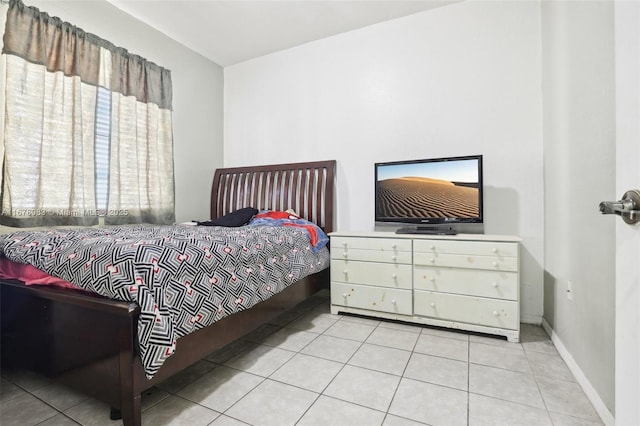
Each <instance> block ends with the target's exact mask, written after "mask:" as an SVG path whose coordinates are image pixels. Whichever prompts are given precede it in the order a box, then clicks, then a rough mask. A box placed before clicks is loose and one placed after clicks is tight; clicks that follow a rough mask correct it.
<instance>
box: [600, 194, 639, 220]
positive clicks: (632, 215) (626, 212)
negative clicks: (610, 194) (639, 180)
mask: <svg viewBox="0 0 640 426" xmlns="http://www.w3.org/2000/svg"><path fill="white" fill-rule="evenodd" d="M600 213H602V214H615V215H618V216H620V217H622V220H624V221H625V222H626V223H628V224H629V225H634V224H636V223H638V222H640V190H638V189H632V190H630V191H627V192H625V193H624V195H623V196H622V199H621V200H619V201H603V202H601V203H600Z"/></svg>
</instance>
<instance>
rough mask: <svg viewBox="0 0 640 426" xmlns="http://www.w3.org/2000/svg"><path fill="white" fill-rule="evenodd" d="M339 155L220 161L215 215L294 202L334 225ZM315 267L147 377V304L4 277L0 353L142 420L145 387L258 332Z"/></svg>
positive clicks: (132, 420) (204, 332) (208, 331)
mask: <svg viewBox="0 0 640 426" xmlns="http://www.w3.org/2000/svg"><path fill="white" fill-rule="evenodd" d="M335 167H336V163H335V161H334V160H331V161H321V162H306V163H291V164H278V165H268V166H253V167H234V168H221V169H217V170H216V172H215V175H214V180H213V185H212V190H211V219H217V218H222V217H225V216H228V215H229V214H230V213H232V212H234V211H237V210H239V209H242V208H245V207H254V208H256V209H259V210H262V209H267V210H274V211H285V210H288V209H293V210H295V212H296V213H297V214H298V215H299V216H300V217H301V218H302V219H305V220H308V221H310V222H313V223H315V224H317V225H318V226H320V227H321V228H322V230H323V231H324V232H326V233H329V232H331V231H332V230H333V213H334V190H333V188H334V179H335ZM328 276H329V274H328V269H324V270H322V271H320V272H316V273H313V274H311V275H309V276H306V277H305V278H303V279H301V280H299V281H297V282H295V283H294V284H291V285H289V286H288V287H286V288H285V289H284V290H282V291H280V292H278V293H276V294H275V295H273V296H271V297H269V298H268V299H266V300H264V301H262V302H260V303H257V304H256V305H254V306H253V307H251V308H249V309H246V310H241V311H239V312H237V313H234V314H232V315H229V316H226V317H224V318H222V319H219V320H217V321H216V322H214V323H213V324H211V325H208V326H206V327H204V328H200V329H198V330H196V331H194V332H192V333H190V334H187V335H184V336H182V337H180V338H179V339H177V341H176V342H175V351H173V353H172V354H171V356H169V357H168V358H166V359H165V360H164V361H163V363H162V365H161V367H160V368H159V369H158V370H157V371H156V372H155V373H154V374H153V376H152V377H149V374H148V372H145V367H143V362H142V361H141V359H140V354H139V350H138V348H139V345H138V340H137V339H138V337H137V329H138V321H139V319H140V315H141V309H140V306H139V305H138V304H137V303H134V302H124V301H117V300H113V299H109V298H106V297H103V296H100V295H97V294H93V293H88V292H86V291H80V290H73V289H63V288H55V287H49V286H35V285H29V286H27V285H25V284H24V283H23V282H21V281H18V280H9V279H2V280H0V303H1V310H0V313H1V316H2V317H1V322H0V324H1V326H2V362H3V363H4V364H5V365H11V366H17V367H23V368H27V369H30V370H33V371H36V372H38V373H41V374H44V375H46V376H47V377H51V378H54V379H56V380H57V381H59V382H61V383H63V384H66V385H68V386H70V387H73V388H75V389H77V390H79V391H81V392H84V393H86V394H88V395H91V396H93V397H95V398H97V399H99V400H102V401H104V402H106V403H108V404H109V405H110V406H111V407H112V414H113V413H117V414H120V415H121V416H122V419H123V421H124V425H125V426H130V425H131V426H133V425H140V424H141V407H140V402H141V394H142V393H143V391H144V390H146V389H148V388H150V387H152V386H154V385H155V384H156V383H159V382H160V381H162V380H165V379H167V378H168V377H170V376H172V375H174V374H176V373H177V372H179V371H181V370H183V369H185V368H186V367H188V366H190V365H192V364H194V363H196V362H197V361H199V360H200V359H202V358H204V357H205V356H206V355H208V354H210V353H211V352H213V351H215V350H217V349H219V348H221V347H223V346H225V345H227V344H229V343H231V342H232V341H234V340H236V339H238V338H240V337H242V336H243V335H245V334H247V333H249V332H251V331H252V330H254V329H256V328H257V327H259V326H260V325H262V324H264V323H266V322H267V321H269V320H271V319H273V318H275V317H276V316H278V315H279V314H281V313H283V312H284V311H286V310H288V309H290V308H291V307H293V306H295V305H296V304H298V303H300V302H301V301H303V300H305V299H306V298H308V297H310V296H311V295H312V294H314V293H315V292H316V291H318V290H320V289H321V288H327V287H328Z"/></svg>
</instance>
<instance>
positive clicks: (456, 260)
mask: <svg viewBox="0 0 640 426" xmlns="http://www.w3.org/2000/svg"><path fill="white" fill-rule="evenodd" d="M413 263H414V265H424V266H438V267H443V266H449V267H453V268H472V269H488V270H493V271H514V272H515V271H517V270H518V258H516V257H497V256H478V255H466V254H438V253H414V254H413Z"/></svg>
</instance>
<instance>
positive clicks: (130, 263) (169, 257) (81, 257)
mask: <svg viewBox="0 0 640 426" xmlns="http://www.w3.org/2000/svg"><path fill="white" fill-rule="evenodd" d="M313 251H314V250H312V247H311V244H310V240H309V236H308V234H307V233H306V232H305V231H304V230H302V229H300V228H295V227H289V226H282V227H280V226H277V227H276V226H243V227H239V228H224V227H217V226H214V227H208V226H206V227H205V226H189V225H173V226H148V225H138V226H124V227H112V228H82V229H65V230H60V229H55V230H48V231H39V232H32V231H21V232H15V233H12V234H6V235H1V236H0V255H3V256H5V257H7V258H8V259H9V260H12V261H14V262H18V263H24V264H30V265H32V266H34V267H36V268H38V269H40V270H42V271H44V272H46V273H48V274H49V275H52V276H55V277H58V278H61V279H64V280H66V281H69V282H71V283H72V284H74V285H76V286H77V287H80V288H83V289H86V290H90V291H93V292H95V293H98V294H101V295H104V296H107V297H110V298H113V299H119V300H125V301H133V302H136V303H138V305H139V306H140V309H141V312H140V319H139V322H138V339H139V351H140V357H141V359H142V365H143V367H144V370H145V373H146V375H147V377H148V378H151V377H153V375H154V374H155V373H156V372H157V371H158V370H159V369H160V367H161V366H162V363H163V362H164V360H165V359H166V358H168V357H169V356H171V354H172V353H173V351H174V350H175V346H176V340H177V339H178V338H180V337H182V336H184V335H186V334H188V333H190V332H192V331H195V330H197V329H200V328H203V327H206V326H208V325H210V324H212V323H213V322H215V321H217V320H219V319H221V318H223V317H225V316H227V315H230V314H233V313H234V312H237V311H241V310H244V309H247V308H250V307H251V306H253V305H254V304H256V303H258V302H260V301H262V300H265V299H268V298H269V297H270V296H272V295H274V294H276V293H278V292H280V291H281V290H283V289H284V288H285V287H287V286H288V285H290V284H292V283H294V282H295V281H297V280H299V279H301V278H303V277H305V276H307V275H310V274H313V273H316V272H319V271H321V270H323V269H325V268H326V267H328V264H329V253H328V250H327V249H326V248H323V249H321V250H320V251H318V253H314V252H313Z"/></svg>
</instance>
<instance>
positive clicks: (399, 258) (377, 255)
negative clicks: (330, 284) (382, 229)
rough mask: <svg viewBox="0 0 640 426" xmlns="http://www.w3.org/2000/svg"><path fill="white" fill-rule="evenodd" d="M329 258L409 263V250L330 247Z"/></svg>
mask: <svg viewBox="0 0 640 426" xmlns="http://www.w3.org/2000/svg"><path fill="white" fill-rule="evenodd" d="M331 258H332V259H342V260H364V261H366V262H385V263H403V264H407V265H409V264H411V252H409V251H393V250H363V249H353V248H351V249H340V248H339V247H338V248H334V247H333V246H332V247H331Z"/></svg>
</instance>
